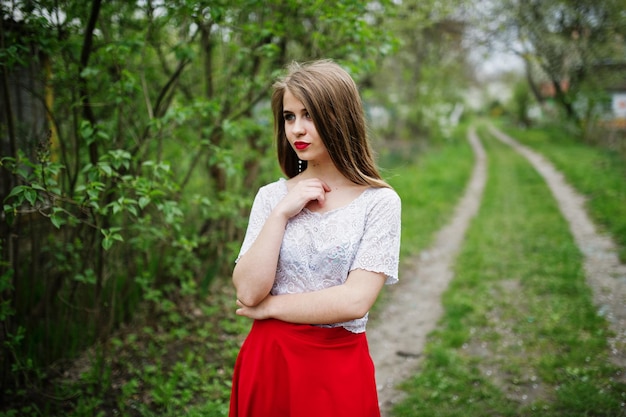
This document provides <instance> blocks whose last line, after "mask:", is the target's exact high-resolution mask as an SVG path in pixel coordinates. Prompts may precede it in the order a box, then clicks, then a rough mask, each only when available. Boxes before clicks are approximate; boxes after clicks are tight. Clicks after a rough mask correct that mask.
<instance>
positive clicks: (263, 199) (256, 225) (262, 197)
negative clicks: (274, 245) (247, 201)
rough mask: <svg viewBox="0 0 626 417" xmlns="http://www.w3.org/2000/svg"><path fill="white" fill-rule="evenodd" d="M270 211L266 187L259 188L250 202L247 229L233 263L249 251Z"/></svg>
mask: <svg viewBox="0 0 626 417" xmlns="http://www.w3.org/2000/svg"><path fill="white" fill-rule="evenodd" d="M271 211H272V207H271V202H270V201H269V195H268V192H267V187H261V188H260V189H259V191H258V192H257V194H256V196H255V197H254V201H253V202H252V208H251V209H250V219H249V220H248V228H247V229H246V235H245V237H244V239H243V243H242V245H241V250H240V251H239V256H237V259H236V260H235V263H236V262H238V261H239V259H240V258H241V257H242V256H243V254H244V253H246V252H247V251H248V249H250V247H251V246H252V244H253V243H254V241H255V240H256V238H257V236H259V233H261V229H262V228H263V225H264V224H265V220H267V218H268V216H269V215H270V213H271Z"/></svg>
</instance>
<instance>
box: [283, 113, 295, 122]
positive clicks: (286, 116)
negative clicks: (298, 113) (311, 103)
mask: <svg viewBox="0 0 626 417" xmlns="http://www.w3.org/2000/svg"><path fill="white" fill-rule="evenodd" d="M283 118H284V119H285V121H287V122H289V121H291V120H293V119H294V118H295V116H294V115H293V114H291V113H285V114H283Z"/></svg>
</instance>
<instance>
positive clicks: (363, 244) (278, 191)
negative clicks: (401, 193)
mask: <svg viewBox="0 0 626 417" xmlns="http://www.w3.org/2000/svg"><path fill="white" fill-rule="evenodd" d="M286 195H287V184H286V181H285V179H284V178H281V179H279V180H278V181H276V182H273V183H270V184H268V185H266V186H264V187H261V188H260V189H259V191H258V193H257V195H256V197H255V199H254V203H253V204H252V210H251V212H250V220H249V223H248V229H247V231H246V235H245V238H244V241H243V244H242V247H241V251H240V253H239V257H238V258H237V260H239V258H240V257H241V256H242V255H243V254H244V253H245V252H246V251H247V250H248V249H249V248H250V246H252V244H253V243H254V241H255V239H256V238H257V236H258V235H259V232H260V231H261V228H262V227H263V224H264V223H265V220H266V219H267V217H268V216H269V214H270V212H271V211H272V209H273V208H274V207H275V206H276V204H278V202H280V201H281V200H282V199H283V197H285V196H286ZM400 210H401V204H400V198H399V197H398V195H397V194H396V192H395V191H393V190H392V189H390V188H367V189H366V190H365V191H363V193H362V194H360V195H359V196H358V197H357V198H356V199H354V200H353V201H352V202H350V203H349V204H348V205H346V206H343V207H339V208H337V209H334V210H331V211H327V212H325V213H317V212H313V211H310V210H308V209H307V208H305V209H303V210H302V211H301V212H300V213H299V214H297V215H296V216H294V217H292V218H291V219H290V220H289V222H288V223H287V227H286V229H285V234H284V237H283V243H282V246H281V248H280V255H279V259H278V266H277V269H276V280H275V281H274V286H273V287H272V291H271V294H273V295H281V294H292V293H303V292H310V291H316V290H320V289H323V288H328V287H332V286H334V285H340V284H343V283H344V282H345V280H346V279H347V277H348V273H349V272H350V271H352V270H354V269H364V270H367V271H372V272H380V273H383V274H385V276H386V282H385V283H386V284H394V283H396V282H397V281H398V262H399V251H400ZM367 317H368V315H367V314H366V315H365V316H364V317H362V318H360V319H356V320H351V321H348V322H343V323H334V324H328V325H323V326H324V327H338V326H343V327H344V328H346V329H347V330H349V331H351V332H354V333H362V332H364V331H365V326H366V323H367Z"/></svg>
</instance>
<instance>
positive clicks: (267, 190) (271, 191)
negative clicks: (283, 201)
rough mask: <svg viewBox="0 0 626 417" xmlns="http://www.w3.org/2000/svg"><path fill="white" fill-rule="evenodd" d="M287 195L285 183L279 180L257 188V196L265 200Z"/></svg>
mask: <svg viewBox="0 0 626 417" xmlns="http://www.w3.org/2000/svg"><path fill="white" fill-rule="evenodd" d="M286 193H287V181H286V180H285V179H284V178H279V179H277V180H276V181H274V182H270V183H268V184H265V185H263V186H261V187H260V188H259V192H258V195H260V196H264V197H266V198H271V197H283V196H284V195H285V194H286Z"/></svg>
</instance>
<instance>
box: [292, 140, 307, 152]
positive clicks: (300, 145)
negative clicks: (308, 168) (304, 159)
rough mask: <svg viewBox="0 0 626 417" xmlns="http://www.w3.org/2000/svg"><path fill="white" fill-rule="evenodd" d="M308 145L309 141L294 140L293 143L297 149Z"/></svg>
mask: <svg viewBox="0 0 626 417" xmlns="http://www.w3.org/2000/svg"><path fill="white" fill-rule="evenodd" d="M309 145H310V143H306V142H295V143H294V144H293V146H295V147H296V149H297V150H299V151H301V150H302V149H306V148H308V147H309Z"/></svg>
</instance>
